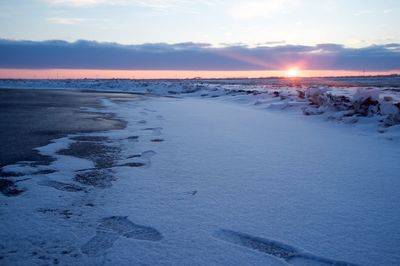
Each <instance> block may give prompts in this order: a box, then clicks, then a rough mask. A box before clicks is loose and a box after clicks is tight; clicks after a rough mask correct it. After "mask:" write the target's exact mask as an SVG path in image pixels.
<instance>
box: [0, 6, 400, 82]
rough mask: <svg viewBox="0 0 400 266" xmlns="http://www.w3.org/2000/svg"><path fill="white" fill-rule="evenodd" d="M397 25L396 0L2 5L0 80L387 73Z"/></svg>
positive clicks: (393, 65) (396, 53)
mask: <svg viewBox="0 0 400 266" xmlns="http://www.w3.org/2000/svg"><path fill="white" fill-rule="evenodd" d="M399 25H400V1H398V0H380V1H377V0H364V1H361V0H347V1H345V0H264V1H261V0H248V1H239V0H231V1H228V0H215V1H212V0H108V1H106V0H30V1H28V0H13V1H9V0H0V58H2V59H1V60H0V77H5V75H7V77H12V76H13V74H12V73H13V72H12V71H16V70H19V75H22V76H23V71H27V72H24V73H28V72H29V71H30V72H29V73H31V74H32V73H34V72H32V70H36V73H41V72H43V73H44V71H46V70H48V69H53V70H54V69H59V71H58V72H61V71H62V72H63V73H65V74H66V75H67V73H73V72H71V71H70V72H68V71H67V70H74V73H75V74H76V73H77V69H81V70H82V71H86V72H87V73H89V72H91V73H94V72H93V71H92V70H95V69H98V70H102V71H99V72H98V73H103V74H101V75H105V74H104V73H106V72H107V71H112V72H109V73H113V74H112V75H115V73H117V72H115V70H121V73H126V71H136V72H135V73H136V75H139V76H140V75H141V74H138V73H139V72H140V71H141V72H140V73H145V72H146V73H148V75H150V76H151V74H149V73H151V72H153V73H154V75H160V73H161V72H160V71H170V72H171V71H175V72H176V71H181V72H182V73H189V72H190V73H192V74H191V75H192V76H193V75H196V73H195V72H198V73H200V71H202V72H201V73H203V74H204V73H206V72H209V73H211V72H215V73H220V75H225V74H226V73H228V72H232V75H235V73H239V72H238V71H241V72H240V73H241V74H243V75H247V74H246V73H247V72H251V71H253V74H255V73H257V75H258V74H261V75H262V74H263V73H262V71H265V73H266V75H268V73H275V72H273V71H287V69H289V68H295V69H298V70H299V72H300V73H302V74H303V75H307V71H308V72H309V73H311V72H312V73H314V74H315V73H316V72H315V71H320V72H321V73H323V72H325V73H332V71H337V72H338V73H339V71H341V72H340V73H346V71H347V72H348V73H352V72H354V73H364V72H365V71H366V72H368V73H373V72H385V73H389V72H390V73H392V72H396V71H399V69H400V45H399V44H400V29H399ZM87 70H91V71H87ZM124 71H125V72H124ZM138 71H139V72H138ZM260 71H261V72H260ZM53 72H54V71H53ZM5 73H6V74H5ZM48 73H50V72H48ZM135 73H133V72H132V73H130V74H129V75H131V74H132V75H134V74H135ZM157 73H158V74H157ZM165 73H167V72H165ZM171 73H172V72H171ZM222 73H225V74H222ZM71 75H73V74H71ZM129 75H128V76H129ZM174 75H175V76H176V74H174ZM216 75H217V76H218V74H216ZM249 75H250V74H249ZM178 76H179V75H178Z"/></svg>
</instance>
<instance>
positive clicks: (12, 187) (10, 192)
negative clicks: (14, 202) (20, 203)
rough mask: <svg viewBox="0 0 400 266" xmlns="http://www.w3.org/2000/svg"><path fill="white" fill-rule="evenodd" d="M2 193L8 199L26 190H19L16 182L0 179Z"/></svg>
mask: <svg viewBox="0 0 400 266" xmlns="http://www.w3.org/2000/svg"><path fill="white" fill-rule="evenodd" d="M0 192H1V193H2V194H3V195H4V196H7V197H12V196H18V195H20V194H21V193H22V192H24V190H22V189H19V188H18V187H17V185H16V184H15V182H14V181H12V180H9V179H5V178H0Z"/></svg>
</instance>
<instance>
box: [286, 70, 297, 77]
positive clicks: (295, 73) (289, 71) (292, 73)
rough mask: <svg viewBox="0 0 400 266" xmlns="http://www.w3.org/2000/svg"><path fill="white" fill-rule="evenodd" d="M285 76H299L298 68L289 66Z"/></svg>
mask: <svg viewBox="0 0 400 266" xmlns="http://www.w3.org/2000/svg"><path fill="white" fill-rule="evenodd" d="M286 76H287V77H289V78H294V77H298V76H299V69H298V68H297V67H292V68H289V69H288V70H287V72H286Z"/></svg>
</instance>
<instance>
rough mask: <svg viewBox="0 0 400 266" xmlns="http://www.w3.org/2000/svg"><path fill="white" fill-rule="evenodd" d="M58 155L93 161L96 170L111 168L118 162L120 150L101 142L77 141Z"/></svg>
mask: <svg viewBox="0 0 400 266" xmlns="http://www.w3.org/2000/svg"><path fill="white" fill-rule="evenodd" d="M57 153H58V154H61V155H68V156H74V157H78V158H83V159H87V160H91V161H93V162H94V164H95V167H96V168H109V167H112V166H114V165H115V163H116V161H117V160H118V157H119V153H120V148H119V147H115V146H108V145H105V144H104V143H100V142H87V141H77V142H73V143H71V144H70V145H69V146H68V148H67V149H63V150H60V151H58V152H57Z"/></svg>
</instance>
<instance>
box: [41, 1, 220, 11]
mask: <svg viewBox="0 0 400 266" xmlns="http://www.w3.org/2000/svg"><path fill="white" fill-rule="evenodd" d="M46 1H47V2H48V3H49V4H51V5H61V6H71V7H91V6H98V5H112V6H141V7H147V8H152V9H169V8H173V7H182V6H184V5H193V4H204V5H212V4H213V1H210V0H46Z"/></svg>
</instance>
